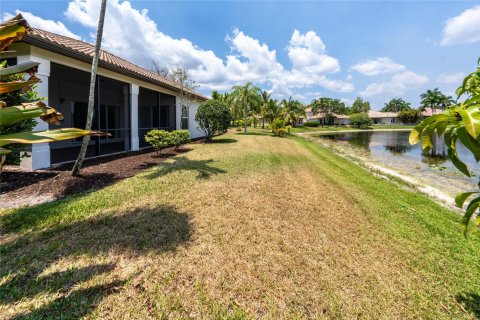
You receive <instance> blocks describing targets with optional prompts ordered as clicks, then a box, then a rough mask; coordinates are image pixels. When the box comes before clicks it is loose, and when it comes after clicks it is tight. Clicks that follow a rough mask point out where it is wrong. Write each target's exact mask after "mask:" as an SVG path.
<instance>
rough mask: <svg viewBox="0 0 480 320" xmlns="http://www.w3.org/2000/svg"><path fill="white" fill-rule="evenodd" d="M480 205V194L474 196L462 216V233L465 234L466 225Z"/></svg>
mask: <svg viewBox="0 0 480 320" xmlns="http://www.w3.org/2000/svg"><path fill="white" fill-rule="evenodd" d="M479 205H480V196H479V197H476V198H475V199H473V200H472V201H470V203H469V204H468V207H467V210H466V211H465V215H464V216H463V221H462V222H463V224H464V225H465V231H464V234H465V236H466V235H467V231H468V225H469V224H470V221H471V220H472V217H473V214H474V213H475V211H477V209H478V207H479Z"/></svg>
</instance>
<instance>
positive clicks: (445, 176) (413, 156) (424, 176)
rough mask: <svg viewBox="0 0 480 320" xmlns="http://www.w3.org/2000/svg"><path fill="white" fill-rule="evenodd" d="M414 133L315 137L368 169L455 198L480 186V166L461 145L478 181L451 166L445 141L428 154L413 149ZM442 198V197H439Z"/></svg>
mask: <svg viewBox="0 0 480 320" xmlns="http://www.w3.org/2000/svg"><path fill="white" fill-rule="evenodd" d="M409 135H410V131H360V132H359V131H356V132H339V133H325V134H315V135H311V136H310V137H312V138H314V139H318V140H320V141H321V142H322V143H323V144H326V145H328V146H330V147H332V148H334V149H336V150H337V151H340V152H341V153H345V154H347V155H349V156H353V157H354V158H356V159H358V160H361V161H362V162H364V163H365V164H366V165H367V166H368V165H370V166H372V165H373V167H375V168H377V167H380V168H385V169H387V170H388V171H394V172H396V173H398V174H400V175H402V176H408V177H411V178H413V179H414V180H415V181H416V182H418V183H420V184H422V185H425V186H429V187H432V188H434V189H437V190H438V191H440V192H441V193H443V194H444V195H447V196H449V197H454V196H455V195H456V194H458V193H460V192H463V191H465V190H467V189H468V190H469V189H475V188H476V185H477V183H478V174H479V173H480V171H479V170H478V169H479V168H478V164H477V163H476V161H475V158H474V157H473V156H472V155H471V153H470V152H469V151H468V150H467V149H466V148H465V147H464V146H463V145H462V144H461V143H458V144H457V151H458V153H459V157H460V159H461V160H462V161H464V162H465V163H466V164H467V166H468V167H469V168H470V169H471V171H472V172H473V174H474V177H472V178H469V177H467V176H465V175H463V174H462V173H460V172H459V171H458V170H457V169H456V168H455V167H454V166H453V165H452V163H451V161H450V160H449V158H448V155H447V148H446V147H445V144H444V142H443V139H439V138H437V139H435V143H434V148H433V149H432V150H431V151H430V152H424V151H423V150H422V148H421V146H420V144H416V145H413V146H412V145H410V143H409V142H408V136H409ZM439 197H440V198H441V196H440V195H439Z"/></svg>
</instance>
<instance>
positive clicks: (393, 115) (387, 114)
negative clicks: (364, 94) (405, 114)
mask: <svg viewBox="0 0 480 320" xmlns="http://www.w3.org/2000/svg"><path fill="white" fill-rule="evenodd" d="M368 116H369V117H370V118H372V119H375V118H396V117H397V113H395V112H381V111H375V110H369V111H368Z"/></svg>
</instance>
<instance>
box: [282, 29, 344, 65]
mask: <svg viewBox="0 0 480 320" xmlns="http://www.w3.org/2000/svg"><path fill="white" fill-rule="evenodd" d="M287 50H288V57H289V58H290V61H291V62H292V64H293V68H294V69H296V70H300V71H304V72H308V73H332V72H338V71H340V63H339V62H338V60H337V59H335V58H333V57H330V56H328V55H327V54H326V53H325V44H324V43H323V41H322V39H320V37H319V36H318V35H317V34H316V33H315V32H314V31H308V32H306V33H305V34H301V33H300V31H298V30H296V29H295V30H294V31H293V35H292V38H291V39H290V45H289V46H288V47H287Z"/></svg>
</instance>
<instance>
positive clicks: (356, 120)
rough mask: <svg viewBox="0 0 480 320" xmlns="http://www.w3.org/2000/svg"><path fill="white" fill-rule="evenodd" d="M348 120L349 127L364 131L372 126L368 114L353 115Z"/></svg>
mask: <svg viewBox="0 0 480 320" xmlns="http://www.w3.org/2000/svg"><path fill="white" fill-rule="evenodd" d="M348 119H349V120H350V124H351V125H353V126H356V127H358V128H362V129H365V128H367V127H368V126H369V125H371V124H372V119H370V117H369V116H368V114H366V113H363V112H358V113H353V114H351V115H350V116H349V117H348Z"/></svg>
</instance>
